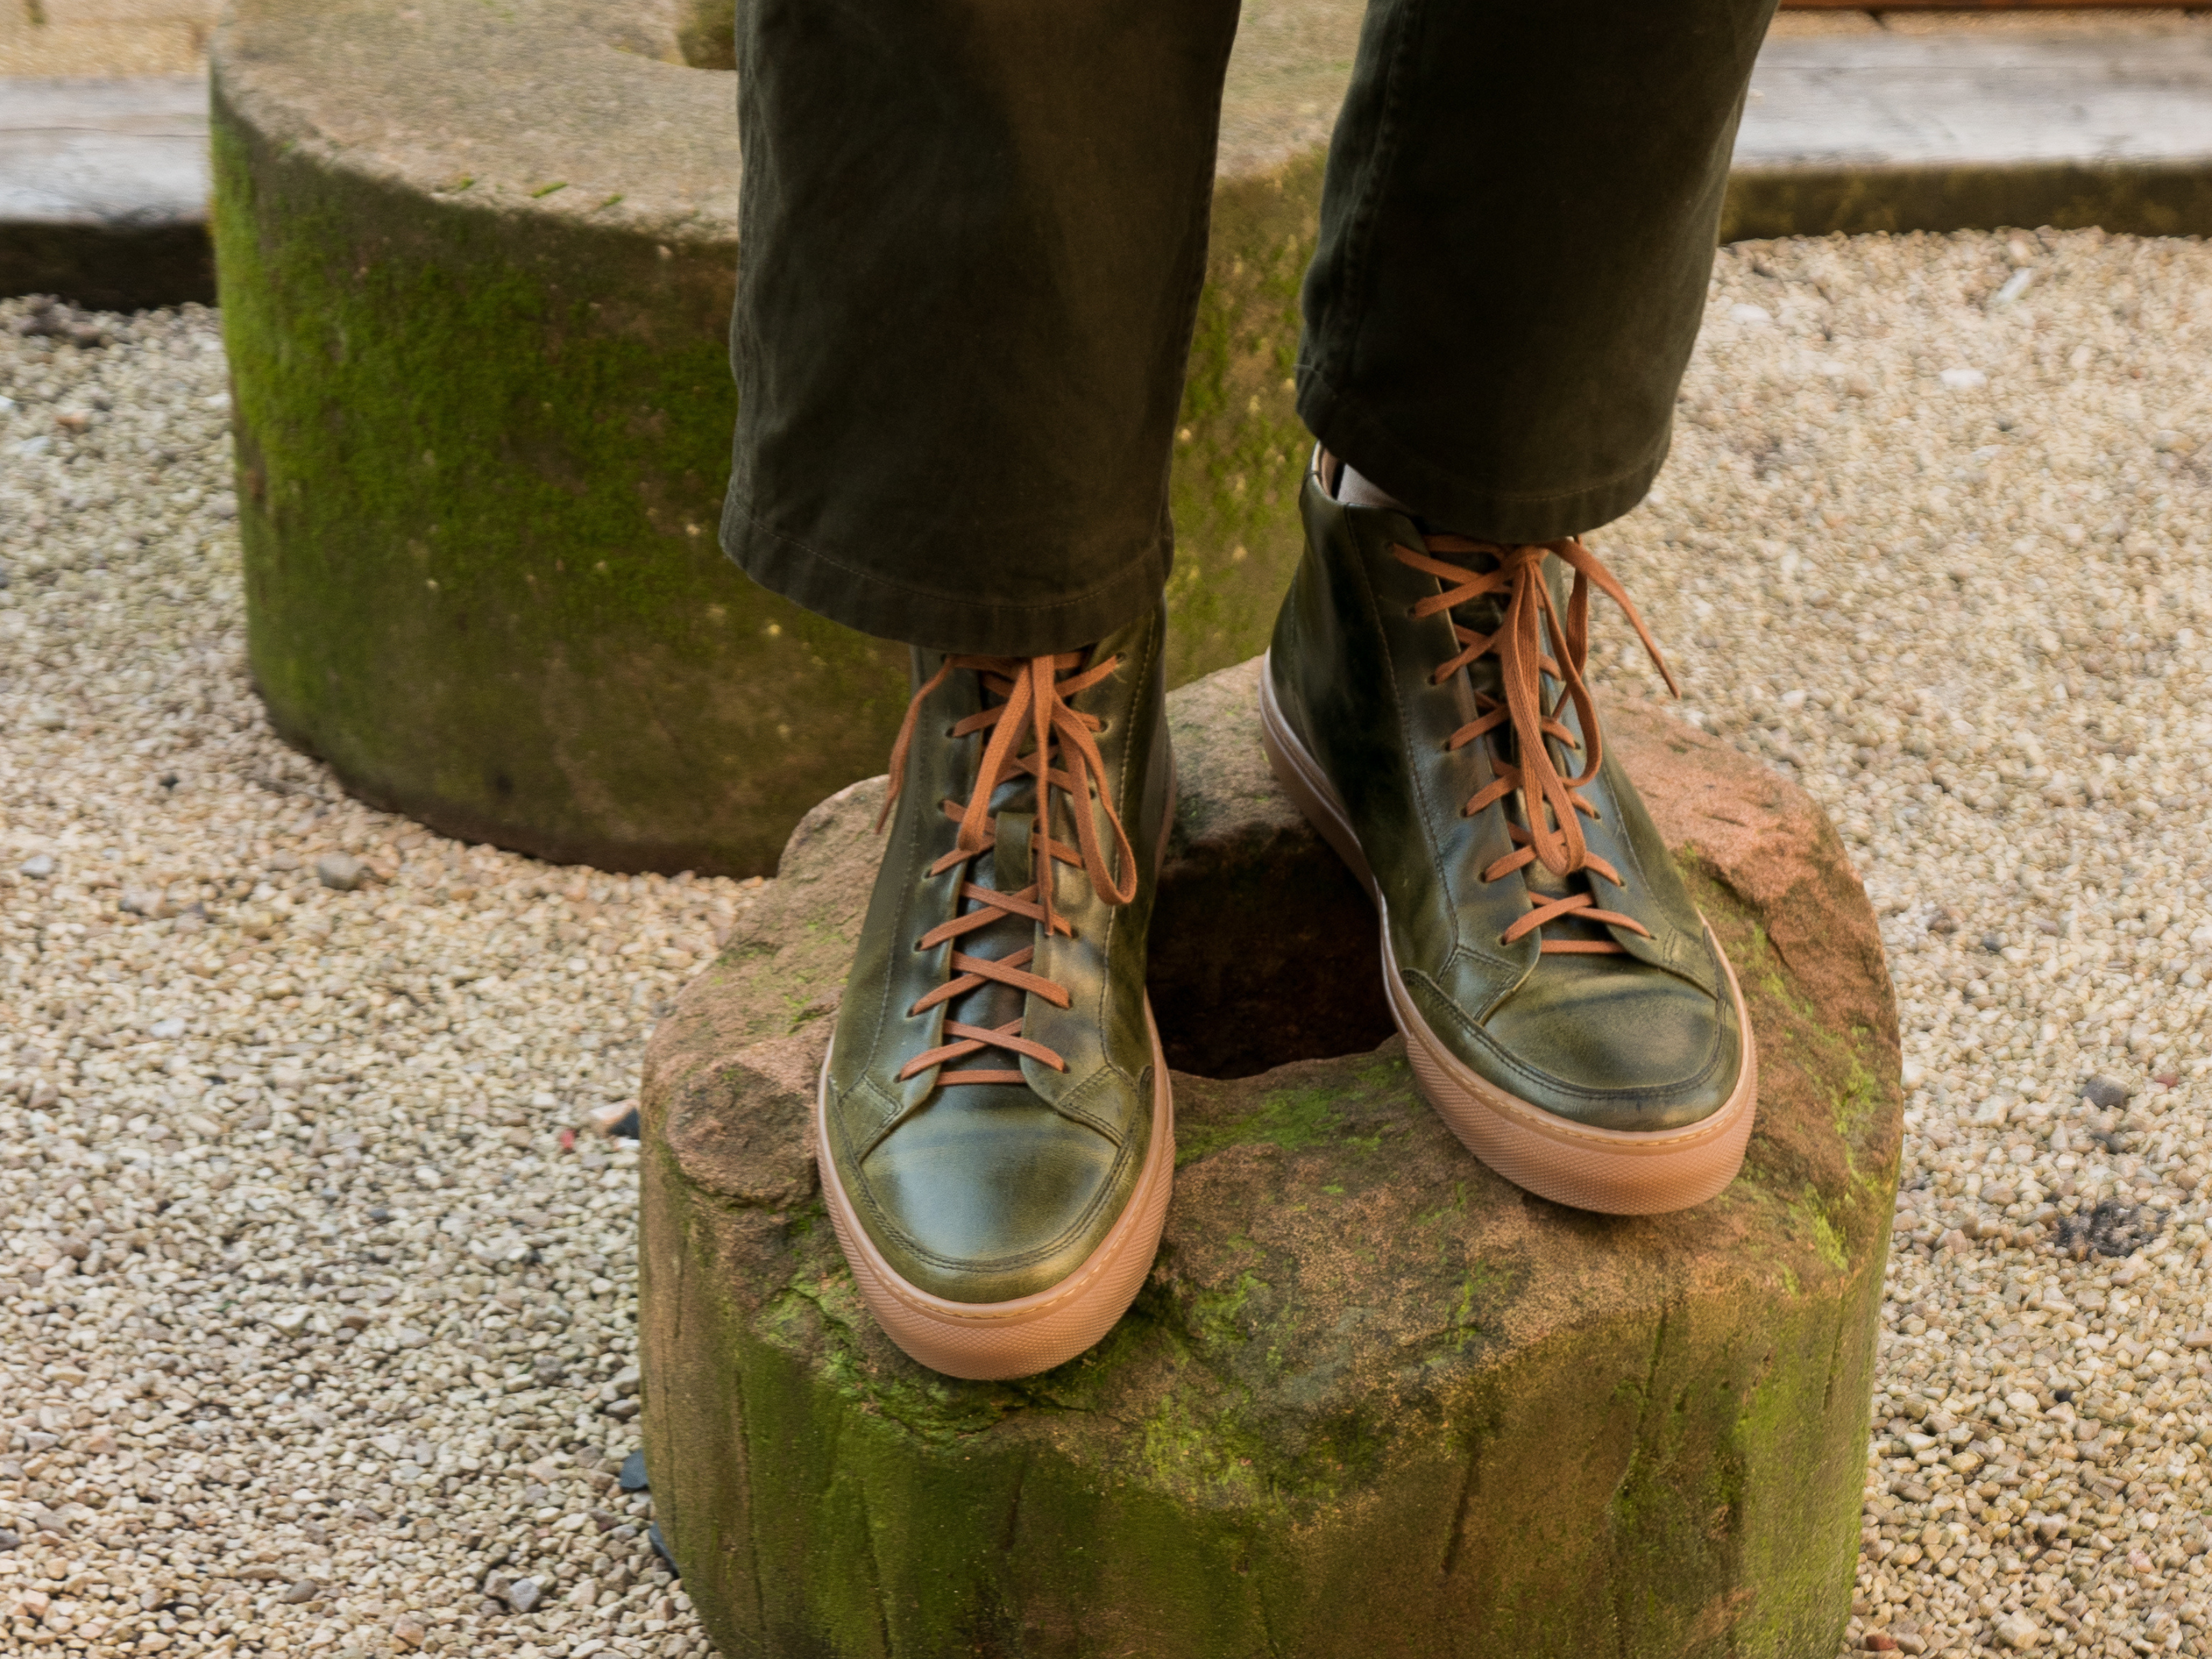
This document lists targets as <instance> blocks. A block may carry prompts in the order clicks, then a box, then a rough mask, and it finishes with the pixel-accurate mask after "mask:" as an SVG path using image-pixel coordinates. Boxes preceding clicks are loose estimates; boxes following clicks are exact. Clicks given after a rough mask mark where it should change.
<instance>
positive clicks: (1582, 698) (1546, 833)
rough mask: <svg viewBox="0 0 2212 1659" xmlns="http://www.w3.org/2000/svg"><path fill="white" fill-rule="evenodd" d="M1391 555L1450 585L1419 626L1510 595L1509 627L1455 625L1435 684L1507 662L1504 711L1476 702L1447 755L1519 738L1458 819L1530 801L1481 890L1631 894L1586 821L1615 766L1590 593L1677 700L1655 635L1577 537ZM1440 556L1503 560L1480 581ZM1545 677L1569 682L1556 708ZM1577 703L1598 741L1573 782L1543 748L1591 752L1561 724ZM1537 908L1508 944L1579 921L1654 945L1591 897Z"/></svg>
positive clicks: (1550, 900)
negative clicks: (1566, 574) (1585, 791)
mask: <svg viewBox="0 0 2212 1659" xmlns="http://www.w3.org/2000/svg"><path fill="white" fill-rule="evenodd" d="M1391 551H1392V552H1393V553H1394V554H1395V555H1396V556H1397V558H1398V561H1399V562H1400V563H1401V564H1407V565H1411V566H1412V567H1413V568H1414V569H1416V570H1419V571H1420V572H1422V573H1423V574H1425V575H1430V576H1434V577H1435V578H1436V579H1437V580H1438V581H1440V582H1443V583H1444V584H1446V586H1444V588H1443V590H1442V591H1441V592H1437V593H1436V594H1435V595H1434V596H1432V597H1431V598H1428V599H1423V600H1421V601H1420V602H1419V604H1418V605H1415V606H1414V607H1413V615H1414V616H1415V617H1433V616H1436V615H1437V614H1438V613H1439V612H1443V611H1451V610H1453V609H1454V608H1455V607H1456V606H1458V605H1466V604H1468V602H1470V601H1472V600H1475V599H1485V598H1486V597H1488V596H1489V595H1491V594H1493V593H1498V592H1504V595H1505V614H1504V620H1503V621H1502V622H1501V623H1499V624H1498V629H1497V630H1496V631H1495V632H1494V633H1490V634H1478V633H1476V632H1475V631H1474V629H1471V628H1468V627H1467V626H1466V625H1465V624H1463V623H1461V622H1460V620H1459V619H1458V618H1457V617H1453V618H1452V637H1453V638H1454V639H1455V640H1456V641H1458V642H1459V646H1460V651H1459V654H1458V655H1456V656H1455V657H1452V658H1451V659H1449V660H1447V661H1446V662H1444V663H1443V665H1441V666H1439V667H1438V668H1437V671H1435V672H1434V673H1433V674H1432V675H1431V676H1430V679H1431V682H1432V683H1433V684H1437V685H1442V684H1443V683H1444V682H1445V681H1446V680H1449V678H1451V677H1452V676H1453V675H1454V674H1456V673H1458V672H1459V671H1461V670H1462V669H1464V668H1466V667H1468V665H1471V664H1472V663H1474V660H1475V659H1477V658H1479V657H1481V656H1484V655H1487V654H1495V655H1496V657H1497V658H1498V677H1499V679H1500V680H1501V681H1502V682H1503V686H1504V692H1505V699H1504V702H1498V700H1497V699H1496V698H1494V697H1492V696H1488V695H1487V694H1486V693H1483V692H1480V691H1478V692H1476V694H1475V703H1476V708H1478V710H1479V711H1480V712H1479V713H1478V714H1477V715H1476V717H1475V718H1474V720H1469V721H1468V723H1467V724H1466V725H1464V726H1461V727H1460V728H1459V730H1458V731H1456V732H1453V733H1452V734H1451V737H1450V738H1449V739H1447V741H1446V742H1445V744H1444V747H1445V748H1446V749H1447V750H1456V749H1459V748H1461V747H1462V746H1464V745H1465V744H1470V743H1473V742H1474V740H1475V739H1476V738H1484V737H1488V736H1489V735H1490V734H1491V733H1492V732H1497V731H1498V730H1499V729H1500V728H1501V727H1504V728H1508V729H1509V731H1510V738H1511V743H1510V753H1509V752H1507V751H1506V750H1505V749H1504V748H1501V746H1500V745H1498V744H1495V743H1493V744H1492V748H1491V769H1492V772H1493V773H1494V774H1495V777H1494V778H1493V779H1492V781H1491V782H1489V783H1488V784H1486V785H1485V786H1484V787H1482V788H1480V789H1479V790H1477V791H1476V792H1475V793H1474V794H1473V795H1471V796H1469V797H1468V801H1467V804H1466V805H1464V806H1463V807H1462V808H1461V809H1460V810H1461V811H1462V813H1463V814H1464V815H1465V816H1467V817H1474V815H1475V814H1476V813H1477V812H1480V811H1482V810H1483V809H1484V808H1485V807H1486V806H1490V805H1493V804H1494V803H1496V802H1498V801H1500V800H1503V799H1505V798H1506V797H1507V796H1509V795H1511V794H1514V793H1516V792H1517V793H1519V794H1520V796H1521V800H1522V814H1523V816H1524V817H1526V818H1527V820H1528V822H1527V823H1526V824H1525V825H1524V824H1522V823H1514V822H1512V820H1511V819H1510V817H1509V818H1508V820H1507V828H1508V829H1510V831H1511V833H1512V836H1513V840H1514V843H1515V846H1514V850H1513V851H1512V852H1510V853H1508V854H1506V855H1505V856H1504V857H1503V858H1500V859H1498V860H1493V861H1492V863H1491V864H1490V866H1488V867H1487V868H1486V869H1485V870H1484V871H1483V872H1482V879H1483V880H1484V881H1486V882H1492V881H1497V880H1498V879H1500V878H1503V877H1505V876H1509V875H1511V874H1512V873H1514V872H1516V871H1519V870H1525V869H1526V868H1528V866H1529V865H1530V864H1532V863H1541V865H1542V866H1544V868H1545V869H1547V870H1548V871H1550V872H1552V873H1553V875H1554V876H1558V877H1560V878H1566V877H1570V876H1576V875H1579V874H1581V873H1582V872H1584V871H1595V872H1596V873H1597V874H1599V875H1601V876H1603V877H1604V878H1606V879H1607V881H1609V882H1611V883H1613V885H1615V886H1616V887H1618V886H1622V885H1625V884H1624V883H1623V882H1622V881H1621V878H1620V872H1618V871H1617V870H1615V869H1614V868H1613V866H1612V865H1611V864H1609V863H1607V861H1606V860H1603V859H1601V858H1600V857H1598V856H1597V855H1596V854H1595V853H1592V852H1591V851H1590V850H1589V844H1588V843H1587V842H1584V841H1583V828H1582V820H1581V816H1580V815H1583V814H1587V815H1588V816H1589V817H1591V818H1593V819H1594V818H1595V817H1597V808H1596V807H1595V806H1593V805H1591V804H1590V803H1589V801H1588V800H1586V799H1583V795H1582V793H1580V792H1581V790H1582V788H1583V786H1584V785H1585V784H1587V783H1589V781H1590V780H1591V779H1593V778H1595V776H1596V775H1597V773H1598V768H1599V767H1600V766H1601V764H1603V763H1604V760H1605V738H1604V736H1603V734H1602V733H1601V732H1600V731H1599V729H1598V722H1597V708H1596V705H1595V702H1593V701H1592V699H1591V696H1590V692H1589V686H1588V685H1587V684H1585V683H1584V682H1583V665H1585V664H1586V663H1588V662H1589V590H1590V589H1591V587H1592V586H1595V587H1596V588H1597V590H1598V591H1599V592H1601V593H1603V594H1604V595H1605V596H1606V597H1607V599H1611V600H1612V601H1613V603H1614V604H1615V605H1619V606H1620V609H1621V612H1622V614H1623V615H1625V616H1626V617H1627V618H1628V620H1629V623H1630V624H1631V625H1632V627H1634V629H1636V636H1637V638H1638V639H1639V640H1641V641H1643V642H1644V650H1645V651H1647V652H1649V653H1650V656H1651V660H1652V661H1653V662H1654V663H1656V665H1658V669H1659V671H1660V673H1661V674H1662V675H1663V676H1664V677H1665V678H1666V681H1667V688H1668V690H1670V691H1673V692H1674V693H1675V695H1676V696H1680V695H1681V693H1680V688H1679V687H1677V686H1676V685H1675V684H1674V671H1672V670H1671V669H1669V668H1668V666H1667V659H1665V658H1664V657H1662V655H1661V654H1660V653H1659V647H1658V644H1657V642H1656V641H1654V640H1653V639H1652V637H1651V631H1650V629H1647V628H1646V627H1644V618H1643V617H1640V616H1638V614H1637V611H1636V607H1635V605H1632V603H1630V601H1629V598H1628V595H1627V593H1626V592H1625V591H1624V590H1623V589H1622V587H1621V586H1620V581H1619V580H1617V579H1616V578H1615V577H1614V576H1613V573H1612V572H1611V571H1609V570H1607V568H1605V566H1604V565H1602V564H1601V563H1600V562H1598V559H1597V556H1596V555H1595V554H1594V553H1592V552H1591V551H1590V550H1589V549H1588V548H1587V547H1584V546H1583V544H1582V543H1581V541H1580V540H1579V539H1577V538H1573V537H1570V538H1567V539H1566V540H1565V541H1557V542H1540V543H1529V544H1524V545H1522V546H1505V545H1502V544H1498V543H1495V542H1479V541H1474V540H1471V539H1469V538H1467V537H1464V536H1431V537H1429V538H1426V545H1425V547H1423V548H1421V549H1419V550H1415V549H1413V548H1410V547H1404V546H1394V547H1393V548H1392V549H1391ZM1439 553H1461V554H1465V553H1480V554H1487V555H1490V556H1493V557H1495V558H1496V559H1497V560H1498V568H1496V569H1494V570H1492V571H1489V572H1486V573H1485V572H1479V571H1474V570H1470V569H1468V568H1467V567H1466V566H1464V565H1461V564H1455V563H1451V562H1449V561H1447V560H1444V559H1440V558H1437V556H1436V555H1437V554H1439ZM1554 555H1556V556H1558V557H1559V559H1560V560H1561V562H1564V563H1565V565H1566V566H1567V568H1569V569H1571V570H1572V571H1573V572H1574V573H1575V583H1574V587H1573V589H1572V590H1571V592H1570V593H1569V594H1568V597H1567V614H1566V617H1565V619H1564V621H1562V619H1561V617H1560V616H1559V608H1558V607H1557V606H1556V605H1553V602H1552V590H1551V586H1550V585H1549V584H1548V583H1547V582H1546V581H1545V580H1544V561H1545V560H1546V559H1547V558H1549V557H1551V556H1554ZM1547 635H1548V637H1549V641H1550V644H1551V647H1552V648H1551V652H1550V653H1548V654H1547V653H1546V651H1545V649H1544V647H1545V642H1546V638H1547ZM1546 674H1549V675H1550V676H1551V677H1552V678H1553V679H1555V680H1557V681H1559V688H1560V689H1559V696H1557V697H1556V698H1554V699H1553V702H1552V704H1551V706H1550V707H1549V708H1547V707H1545V705H1544V690H1543V683H1542V678H1541V677H1542V676H1544V675H1546ZM1568 702H1572V703H1573V704H1574V708H1575V714H1576V716H1577V724H1579V725H1580V726H1581V727H1582V729H1583V733H1584V735H1586V736H1587V737H1588V738H1589V759H1588V762H1587V763H1586V764H1585V765H1584V766H1583V769H1582V771H1581V772H1580V773H1579V774H1577V775H1576V776H1574V777H1571V778H1565V777H1562V776H1560V775H1559V768H1558V767H1556V766H1555V765H1553V763H1552V751H1551V749H1550V747H1549V745H1548V744H1546V742H1545V741H1544V740H1545V738H1558V739H1559V741H1560V742H1561V743H1563V744H1565V745H1566V746H1567V747H1568V748H1570V749H1579V748H1581V747H1582V744H1580V743H1579V742H1578V741H1577V738H1576V737H1575V735H1574V733H1573V732H1571V730H1569V729H1568V727H1567V726H1566V724H1565V722H1564V721H1563V720H1560V719H1559V711H1560V709H1561V708H1564V707H1565V705H1566V704H1567V703H1568ZM1528 905H1529V909H1528V915H1525V916H1522V917H1521V918H1520V919H1519V920H1518V921H1515V922H1514V924H1513V925H1512V926H1511V927H1509V928H1507V929H1506V930H1505V932H1504V934H1503V935H1502V936H1501V938H1500V941H1499V942H1500V943H1501V944H1506V945H1510V944H1512V943H1514V942H1515V941H1516V940H1517V939H1522V938H1524V937H1525V936H1527V935H1528V933H1533V932H1534V931H1535V930H1537V929H1539V928H1541V927H1543V926H1545V924H1546V923H1547V922H1553V921H1565V920H1569V919H1571V920H1573V921H1579V922H1588V923H1595V924H1601V925H1609V926H1612V927H1626V928H1628V929H1629V930H1630V931H1632V932H1633V933H1641V934H1643V935H1644V937H1645V938H1646V939H1649V938H1650V929H1649V928H1648V927H1644V924H1643V923H1642V922H1639V921H1637V920H1636V919H1635V918H1634V917H1633V916H1626V915H1621V914H1620V912H1619V911H1617V910H1605V909H1601V908H1598V903H1597V901H1596V899H1595V897H1593V896H1591V895H1590V894H1589V892H1587V891H1584V892H1577V893H1569V894H1565V895H1564V896H1557V897H1553V896H1546V895H1544V894H1541V893H1538V892H1535V891H1533V890H1532V891H1530V893H1529V894H1528ZM1539 948H1540V949H1541V951H1546V952H1549V953H1552V954H1554V955H1601V954H1609V953H1612V952H1616V951H1621V950H1622V948H1623V947H1622V946H1621V945H1620V944H1618V943H1617V942H1615V941H1614V940H1612V939H1543V940H1541V943H1540V945H1539Z"/></svg>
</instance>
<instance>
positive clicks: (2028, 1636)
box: [1991, 1613, 2043, 1648]
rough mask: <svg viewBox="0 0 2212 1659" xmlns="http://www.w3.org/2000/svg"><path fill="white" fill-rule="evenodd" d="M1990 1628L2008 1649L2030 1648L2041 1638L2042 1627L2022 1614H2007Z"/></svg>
mask: <svg viewBox="0 0 2212 1659" xmlns="http://www.w3.org/2000/svg"><path fill="white" fill-rule="evenodd" d="M1991 1628H1992V1629H1994V1630H1995V1631H1996V1637H1997V1640H1998V1641H2000V1642H2002V1643H2003V1644H2005V1645H2006V1646H2007V1647H2008V1648H2032V1647H2033V1646H2034V1645H2035V1644H2036V1643H2037V1642H2039V1641H2040V1640H2041V1639H2042V1637H2043V1631H2042V1627H2041V1626H2039V1625H2037V1623H2036V1622H2035V1620H2033V1619H2031V1618H2029V1617H2028V1616H2027V1614H2026V1613H2007V1614H2005V1616H2004V1617H2003V1618H2002V1619H2000V1620H1997V1621H1996V1624H1995V1625H1994V1626H1992V1627H1991Z"/></svg>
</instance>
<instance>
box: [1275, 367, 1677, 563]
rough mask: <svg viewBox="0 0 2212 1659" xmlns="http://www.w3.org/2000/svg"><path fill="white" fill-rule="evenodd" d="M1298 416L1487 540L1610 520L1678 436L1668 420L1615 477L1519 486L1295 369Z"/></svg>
mask: <svg viewBox="0 0 2212 1659" xmlns="http://www.w3.org/2000/svg"><path fill="white" fill-rule="evenodd" d="M1297 403H1298V416H1299V418H1300V419H1301V420H1303V421H1304V422H1305V425H1306V429H1307V430H1308V431H1310V432H1311V433H1312V434H1313V435H1314V436H1315V437H1316V438H1317V439H1319V440H1320V441H1321V445H1322V448H1324V449H1326V450H1328V453H1330V454H1332V455H1334V456H1335V457H1336V458H1337V459H1339V460H1340V461H1343V462H1344V463H1346V465H1349V466H1351V467H1352V468H1353V469H1354V470H1355V471H1358V474H1359V475H1360V476H1361V477H1364V478H1366V479H1368V480H1369V481H1370V482H1371V483H1374V484H1375V485H1376V486H1377V487H1378V488H1380V489H1383V490H1386V491H1388V492H1389V494H1390V495H1395V496H1396V497H1397V498H1398V499H1399V500H1400V501H1404V502H1405V503H1407V506H1409V507H1413V509H1414V510H1415V511H1417V512H1419V513H1421V514H1422V515H1423V516H1424V517H1425V518H1426V519H1428V520H1431V522H1433V523H1435V524H1437V525H1439V526H1447V527H1449V528H1450V529H1452V530H1454V531H1456V532H1459V533H1461V534H1462V535H1468V536H1474V537H1477V538H1481V539H1483V540H1486V541H1494V542H1506V543H1522V542H1553V541H1559V540H1561V539H1563V538H1565V537H1568V536H1579V535H1581V534H1582V533H1583V532H1585V531H1589V530H1595V529H1596V528H1597V527H1598V526H1600V525H1603V524H1610V523H1611V522H1612V521H1613V520H1615V519H1618V518H1620V516H1621V515H1622V514H1623V513H1627V512H1630V511H1632V509H1633V508H1634V507H1636V505H1637V504H1638V502H1639V501H1642V500H1643V499H1644V496H1645V495H1648V494H1649V493H1650V489H1651V484H1652V481H1653V480H1654V479H1656V477H1658V476H1659V470H1660V468H1662V466H1664V465H1666V463H1667V452H1668V449H1669V448H1670V447H1672V445H1673V442H1674V425H1673V422H1671V421H1670V422H1668V424H1667V425H1666V426H1665V427H1663V428H1661V430H1660V433H1659V436H1658V439H1657V441H1656V442H1655V443H1654V444H1653V445H1652V446H1651V447H1650V449H1649V451H1648V452H1647V453H1645V454H1644V457H1643V458H1642V459H1638V461H1636V462H1635V463H1634V464H1633V465H1631V466H1629V467H1627V468H1626V469H1625V470H1623V471H1619V472H1616V473H1615V474H1613V476H1612V477H1607V478H1600V479H1597V480H1595V481H1592V482H1588V483H1579V484H1575V485H1571V486H1569V487H1567V488H1565V489H1534V490H1530V489H1510V488H1507V487H1504V486H1502V485H1500V484H1498V483H1495V482H1482V481H1478V480H1474V479H1470V478H1468V477H1467V476H1466V474H1465V473H1464V472H1462V471H1456V470H1455V469H1454V468H1452V467H1450V466H1448V465H1444V464H1443V463H1441V462H1439V461H1437V460H1436V459H1434V458H1433V457H1432V456H1430V455H1427V454H1424V453H1421V452H1420V451H1419V450H1416V449H1415V448H1413V447H1412V446H1411V445H1409V444H1408V443H1407V441H1405V440H1404V439H1403V438H1402V437H1401V435H1399V434H1398V433H1396V432H1395V431H1393V430H1392V429H1391V428H1389V425H1387V424H1386V423H1385V422H1383V421H1382V420H1381V419H1379V418H1377V417H1376V415H1375V414H1374V413H1373V411H1372V410H1369V409H1368V408H1366V407H1364V405H1363V404H1360V403H1359V402H1358V400H1356V399H1354V398H1350V397H1347V396H1346V395H1344V394H1343V393H1341V392H1338V391H1337V390H1336V388H1334V386H1330V385H1329V383H1328V380H1326V379H1324V378H1323V376H1322V374H1321V372H1320V371H1319V370H1318V369H1316V368H1314V367H1313V366H1312V365H1311V364H1301V365H1300V366H1299V369H1298V398H1297Z"/></svg>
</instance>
